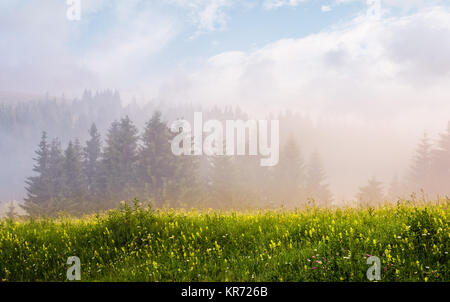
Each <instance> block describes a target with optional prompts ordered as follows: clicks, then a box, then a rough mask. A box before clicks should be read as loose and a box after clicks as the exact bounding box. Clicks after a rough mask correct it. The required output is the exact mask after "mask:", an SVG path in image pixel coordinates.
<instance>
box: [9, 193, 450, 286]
mask: <svg viewBox="0 0 450 302" xmlns="http://www.w3.org/2000/svg"><path fill="white" fill-rule="evenodd" d="M447 206H448V201H446V202H444V204H442V203H441V204H434V205H420V206H412V205H406V204H398V205H391V206H384V207H380V208H377V209H335V210H327V209H315V208H311V209H306V210H302V211H298V212H293V211H261V212H248V213H242V212H236V213H233V212H227V213H220V212H214V211H202V212H200V211H199V212H196V211H190V212H187V211H151V210H148V209H142V208H140V207H138V206H136V205H135V206H132V207H128V206H124V207H123V208H122V209H119V210H114V211H110V212H108V213H107V214H104V215H97V216H89V217H84V218H79V219H77V218H69V217H65V218H57V219H37V220H30V219H26V220H23V219H22V220H19V221H11V220H3V221H1V222H0V280H3V281H66V271H67V269H68V267H69V265H67V264H66V261H67V258H68V257H69V256H78V257H79V258H80V259H81V276H82V281H367V278H366V271H367V269H368V268H369V267H370V266H369V265H367V264H366V260H367V259H366V258H367V257H368V255H375V256H378V257H379V258H380V259H381V262H382V265H381V266H382V267H381V278H382V279H381V281H450V280H449V258H448V254H447V253H448V250H449V243H450V240H449V239H450V238H449V236H450V234H449V221H448V209H447Z"/></svg>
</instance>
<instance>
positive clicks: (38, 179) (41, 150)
mask: <svg viewBox="0 0 450 302" xmlns="http://www.w3.org/2000/svg"><path fill="white" fill-rule="evenodd" d="M35 153H36V155H37V157H35V158H34V159H33V160H34V161H35V162H36V164H35V165H34V167H33V171H34V172H35V173H36V174H37V175H35V176H31V177H28V178H27V180H26V191H27V197H26V198H25V199H24V201H25V202H24V204H23V205H22V208H23V209H24V210H25V211H27V212H28V214H29V215H31V216H36V215H41V214H43V212H44V210H43V206H44V203H45V202H47V201H48V200H50V198H51V193H50V188H49V177H48V162H49V145H48V143H47V133H46V132H43V133H42V137H41V141H40V143H39V147H38V149H37V151H36V152H35Z"/></svg>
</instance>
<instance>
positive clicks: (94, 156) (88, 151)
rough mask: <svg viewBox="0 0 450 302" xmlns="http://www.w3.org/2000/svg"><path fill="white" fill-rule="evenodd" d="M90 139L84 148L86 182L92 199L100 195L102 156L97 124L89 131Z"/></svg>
mask: <svg viewBox="0 0 450 302" xmlns="http://www.w3.org/2000/svg"><path fill="white" fill-rule="evenodd" d="M89 135H90V138H89V140H88V141H87V142H86V147H85V148H84V169H85V174H86V181H87V185H88V192H89V195H90V196H91V197H97V196H99V195H100V193H101V192H100V188H99V183H98V180H99V173H100V171H99V169H100V167H99V163H100V155H101V136H100V133H98V131H97V127H96V125H95V124H92V126H91V128H90V129H89Z"/></svg>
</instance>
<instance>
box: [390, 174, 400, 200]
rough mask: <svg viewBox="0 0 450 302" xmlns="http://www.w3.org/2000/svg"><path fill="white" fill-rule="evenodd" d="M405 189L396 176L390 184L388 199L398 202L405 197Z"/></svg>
mask: <svg viewBox="0 0 450 302" xmlns="http://www.w3.org/2000/svg"><path fill="white" fill-rule="evenodd" d="M403 195H404V187H403V184H402V183H401V182H400V179H399V177H398V175H397V174H396V175H395V176H394V178H393V179H392V181H391V183H390V184H389V190H388V197H389V200H391V201H397V200H399V199H401V198H403V197H404V196H403Z"/></svg>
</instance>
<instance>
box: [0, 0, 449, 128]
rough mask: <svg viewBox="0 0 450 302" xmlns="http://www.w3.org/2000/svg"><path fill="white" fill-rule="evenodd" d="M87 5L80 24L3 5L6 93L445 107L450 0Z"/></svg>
mask: <svg viewBox="0 0 450 302" xmlns="http://www.w3.org/2000/svg"><path fill="white" fill-rule="evenodd" d="M72 1H73V0H72ZM80 1H81V20H79V21H71V20H68V19H67V17H66V12H67V10H68V8H69V6H70V5H67V4H66V2H65V1H60V0H47V1H39V0H30V1H20V0H4V1H2V2H1V4H0V32H1V36H2V39H1V41H0V55H1V56H0V70H1V71H0V91H13V92H26V93H35V94H44V93H46V92H49V93H50V94H53V95H60V94H62V93H64V94H65V95H66V96H73V97H76V96H79V95H80V94H81V93H82V91H83V90H84V89H85V88H90V89H93V90H96V89H106V88H115V89H118V90H120V92H121V94H122V95H123V98H124V100H125V101H127V100H130V99H132V98H133V97H136V98H137V99H138V101H142V102H144V101H146V100H150V99H159V100H162V101H189V102H200V103H219V104H221V103H238V104H241V105H248V107H249V108H251V107H261V105H263V106H264V107H267V108H268V109H269V107H282V108H286V107H295V108H301V109H302V110H304V111H308V112H310V113H311V114H321V115H324V114H329V115H332V116H333V115H337V116H338V117H341V116H342V115H345V116H346V117H348V116H350V117H351V118H353V119H361V120H365V119H366V118H367V117H368V116H370V115H371V114H372V115H376V116H379V114H380V112H386V111H388V112H389V114H388V116H389V118H391V117H395V118H397V119H399V120H402V119H406V117H405V114H406V113H405V110H404V108H405V105H408V108H409V109H408V110H409V111H410V112H411V113H414V114H418V113H420V112H423V109H424V108H425V107H426V110H429V108H431V107H430V106H429V102H433V106H434V107H436V106H437V107H439V106H440V107H445V108H446V106H449V105H448V103H449V102H448V100H447V98H446V97H447V95H448V93H449V92H450V91H449V88H448V87H447V86H448V85H447V83H448V82H447V81H448V80H449V75H450V63H449V62H450V55H449V53H450V24H449V23H450V22H449V21H448V20H450V12H449V7H450V1H448V0H426V1H425V0H326V1H319V0H260V1H258V0H240V1H238V0H189V1H188V0H158V1H148V0H146V1H144V0H127V1H122V0H80ZM422 41H425V43H422ZM430 58H431V61H430ZM433 62H434V63H433ZM261 87H263V88H264V89H261ZM430 99H431V100H430ZM393 104H397V105H396V106H394V105H393ZM244 107H245V106H244ZM388 109H389V110H388ZM437 114H441V115H443V113H442V110H441V111H439V112H437Z"/></svg>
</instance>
